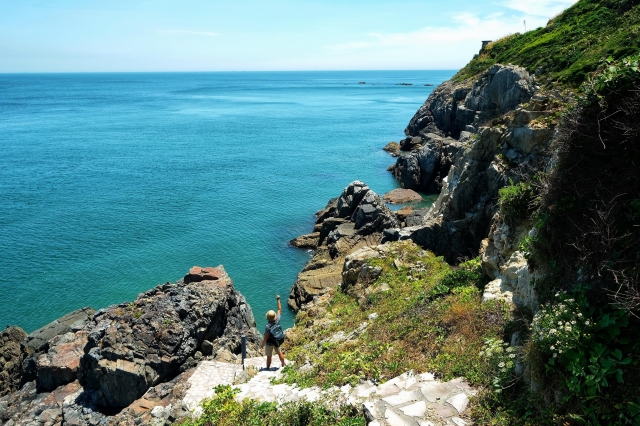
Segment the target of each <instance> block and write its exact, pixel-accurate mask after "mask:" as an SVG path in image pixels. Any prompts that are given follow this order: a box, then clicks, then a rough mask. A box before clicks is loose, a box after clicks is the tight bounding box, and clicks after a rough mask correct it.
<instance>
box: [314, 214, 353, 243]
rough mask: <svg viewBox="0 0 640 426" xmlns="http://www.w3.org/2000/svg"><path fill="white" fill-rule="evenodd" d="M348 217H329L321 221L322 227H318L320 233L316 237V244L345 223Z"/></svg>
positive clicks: (322, 241)
mask: <svg viewBox="0 0 640 426" xmlns="http://www.w3.org/2000/svg"><path fill="white" fill-rule="evenodd" d="M347 221H348V219H345V218H340V217H329V218H327V219H325V220H324V222H322V228H320V235H319V237H318V246H320V245H322V243H324V241H325V239H326V238H327V237H328V236H329V234H330V233H331V232H332V231H334V230H335V229H336V228H337V227H338V226H340V225H342V224H343V223H346V222H347Z"/></svg>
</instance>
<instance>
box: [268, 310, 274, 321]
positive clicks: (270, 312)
mask: <svg viewBox="0 0 640 426" xmlns="http://www.w3.org/2000/svg"><path fill="white" fill-rule="evenodd" d="M275 319H276V313H275V311H273V310H271V311H269V312H267V321H273V320H275Z"/></svg>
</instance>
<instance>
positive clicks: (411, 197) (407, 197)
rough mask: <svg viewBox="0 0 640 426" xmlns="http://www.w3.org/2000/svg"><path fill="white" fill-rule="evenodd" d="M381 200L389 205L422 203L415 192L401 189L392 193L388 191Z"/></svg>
mask: <svg viewBox="0 0 640 426" xmlns="http://www.w3.org/2000/svg"><path fill="white" fill-rule="evenodd" d="M382 198H383V199H384V201H386V202H387V203H391V204H403V203H411V202H414V201H422V197H421V196H420V194H418V193H417V192H416V191H413V190H411V189H403V188H397V189H394V190H393V191H389V192H387V193H386V194H385V195H384V197H382Z"/></svg>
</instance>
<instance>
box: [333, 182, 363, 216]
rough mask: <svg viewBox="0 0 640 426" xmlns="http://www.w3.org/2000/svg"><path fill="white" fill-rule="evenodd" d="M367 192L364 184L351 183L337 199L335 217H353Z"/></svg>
mask: <svg viewBox="0 0 640 426" xmlns="http://www.w3.org/2000/svg"><path fill="white" fill-rule="evenodd" d="M368 192H369V187H368V186H367V184H366V183H364V182H361V181H359V180H356V181H353V182H351V183H350V184H349V185H348V186H347V187H346V188H345V189H344V190H343V191H342V194H341V195H340V197H339V198H338V204H337V206H336V213H335V214H334V216H335V217H339V218H349V217H351V216H352V215H353V212H355V210H356V208H357V207H358V205H359V204H360V201H361V200H362V199H363V198H364V196H365V195H366V194H367V193H368Z"/></svg>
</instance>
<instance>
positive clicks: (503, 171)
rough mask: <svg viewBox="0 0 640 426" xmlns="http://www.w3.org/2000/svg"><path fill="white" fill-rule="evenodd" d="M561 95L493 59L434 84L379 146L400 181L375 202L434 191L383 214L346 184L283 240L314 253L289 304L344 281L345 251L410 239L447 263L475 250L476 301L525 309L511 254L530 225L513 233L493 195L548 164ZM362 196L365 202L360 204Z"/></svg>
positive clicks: (524, 276)
mask: <svg viewBox="0 0 640 426" xmlns="http://www.w3.org/2000/svg"><path fill="white" fill-rule="evenodd" d="M570 98H571V96H570V94H563V93H561V92H558V91H550V90H542V89H541V88H540V87H539V86H538V85H537V84H536V81H535V78H534V76H533V75H530V74H529V73H528V72H527V71H526V70H525V69H524V68H522V67H518V66H514V65H510V64H509V65H494V66H493V67H491V68H490V69H489V70H488V71H487V72H486V73H484V74H483V75H480V76H479V77H478V78H477V79H475V80H466V81H462V82H453V81H447V82H445V83H443V84H441V85H440V86H438V87H437V88H436V89H435V90H434V91H433V93H432V94H431V95H430V96H429V98H428V99H427V100H426V101H425V103H424V105H423V106H422V107H420V109H419V110H418V111H417V112H416V114H415V115H414V117H413V118H412V119H411V120H410V122H409V124H408V126H407V128H406V129H405V135H406V138H405V139H403V140H401V141H400V142H399V143H396V142H391V143H389V144H387V145H386V146H385V147H384V148H383V149H384V150H385V151H387V152H389V153H390V155H391V156H392V157H395V158H396V162H395V164H393V165H392V166H391V167H390V168H389V171H390V172H391V173H392V174H393V175H394V176H395V177H396V178H397V179H398V181H399V183H400V185H401V187H402V189H399V190H396V191H392V193H390V194H387V195H385V200H384V201H387V202H390V203H393V202H394V201H395V202H398V203H404V202H407V201H409V200H412V199H416V198H412V197H413V195H412V194H411V193H407V192H405V193H402V191H411V192H413V193H415V191H421V192H423V193H431V194H437V195H438V198H437V200H436V201H435V203H433V205H432V206H431V207H430V208H427V209H418V210H414V209H413V208H412V207H406V208H405V209H403V210H399V211H394V212H391V211H389V210H388V209H387V208H386V206H385V204H384V202H383V201H382V200H381V199H380V197H378V195H377V194H375V193H374V192H373V191H371V190H370V189H369V188H368V187H367V186H366V184H365V183H363V182H360V181H354V182H352V183H351V184H350V185H349V186H348V187H347V188H345V189H344V191H343V192H342V194H341V195H340V196H339V197H338V198H335V199H332V200H330V201H329V203H328V204H327V205H326V207H325V208H324V209H323V210H320V211H319V212H317V213H316V225H315V227H314V229H313V233H311V234H308V235H303V236H301V237H298V238H296V239H294V240H292V241H291V244H292V245H293V246H296V247H303V248H307V249H312V250H314V255H313V257H312V259H311V260H310V261H309V262H308V263H307V265H306V266H305V267H304V269H303V270H302V272H301V273H300V274H299V275H298V279H297V280H296V282H295V284H294V286H293V288H292V290H291V294H290V296H289V306H290V307H291V308H292V309H294V310H296V311H297V310H300V309H305V310H308V309H311V310H313V309H315V308H317V305H321V304H323V303H325V302H326V300H327V299H328V298H330V295H331V294H332V293H333V292H334V290H335V288H336V287H338V286H339V285H341V283H343V279H344V277H345V274H348V273H349V272H348V270H349V267H348V265H347V264H348V261H347V259H348V256H349V255H351V254H353V253H354V252H356V251H357V250H358V249H362V248H363V247H369V248H374V247H376V246H378V245H379V244H381V243H385V242H390V241H399V240H412V241H413V242H415V243H416V244H418V245H419V246H420V247H422V248H424V249H427V250H430V251H432V252H433V253H435V254H436V255H438V256H443V257H444V258H445V259H446V261H447V262H448V263H450V264H457V263H459V262H460V261H461V260H464V259H469V258H473V257H476V256H480V257H481V259H482V266H483V269H484V270H485V272H486V273H487V274H488V276H489V277H490V278H491V279H492V280H493V281H491V282H490V283H489V285H487V287H486V289H485V299H495V298H500V299H503V300H506V301H507V302H508V303H517V304H519V305H523V306H527V307H529V308H531V309H534V308H535V307H536V304H537V299H536V296H535V293H534V291H533V290H532V288H531V286H530V282H531V278H532V277H531V275H530V273H529V272H528V271H529V268H528V264H527V261H526V259H525V257H524V255H523V253H522V252H520V251H518V241H520V240H521V238H522V237H523V236H525V235H526V234H527V232H529V228H530V226H528V224H524V225H522V226H519V227H518V228H517V229H512V228H511V227H510V226H509V224H508V223H506V222H505V220H504V218H502V217H501V216H500V214H499V208H498V202H497V200H498V191H499V190H500V189H501V188H503V187H505V186H507V185H509V184H513V183H518V182H520V181H523V180H526V179H529V178H530V177H531V176H532V175H533V174H535V173H536V172H538V171H541V170H544V168H545V167H546V166H547V165H548V164H549V162H550V160H551V154H550V149H549V147H550V145H551V142H552V141H553V139H554V137H555V134H556V133H555V125H556V124H557V121H555V120H554V117H556V116H557V114H558V111H560V110H561V109H562V108H563V105H566V104H567V102H569V101H570ZM414 190H415V191H414ZM394 192H395V193H394ZM365 194H368V200H369V201H367V202H366V203H364V204H363V205H362V206H361V202H362V200H364V199H365ZM415 194H416V195H418V194H417V193H415ZM405 195H407V197H405ZM418 196H419V195H418ZM363 212H375V213H374V215H373V216H370V217H368V216H366V215H363V214H362V213H363ZM383 218H384V219H383ZM366 221H370V222H366ZM365 225H366V226H365ZM368 230H370V231H368Z"/></svg>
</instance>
